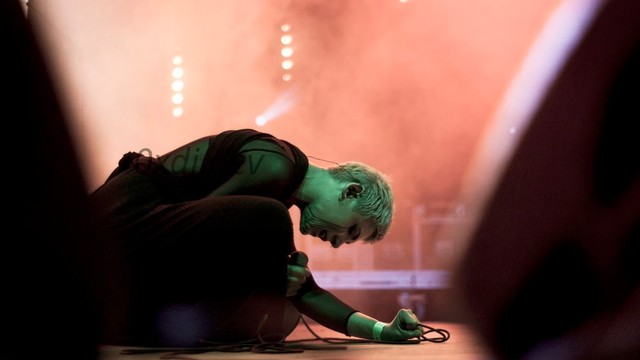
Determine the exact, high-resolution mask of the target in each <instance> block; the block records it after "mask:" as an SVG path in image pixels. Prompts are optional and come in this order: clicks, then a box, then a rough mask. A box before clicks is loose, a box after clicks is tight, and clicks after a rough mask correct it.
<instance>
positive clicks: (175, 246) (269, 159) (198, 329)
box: [90, 129, 355, 346]
mask: <svg viewBox="0 0 640 360" xmlns="http://www.w3.org/2000/svg"><path fill="white" fill-rule="evenodd" d="M255 140H263V141H269V142H270V144H276V145H278V147H277V148H276V150H274V148H273V147H270V148H268V149H267V148H261V147H260V146H257V147H253V148H251V149H250V150H245V151H241V149H242V148H243V146H245V145H247V144H249V143H252V142H253V141H255ZM203 143H206V144H208V148H207V150H206V153H205V154H204V157H203V161H202V162H201V165H200V167H199V168H197V169H196V168H195V167H194V169H195V171H188V170H190V169H186V171H183V170H185V166H182V167H178V168H176V165H177V164H183V165H186V164H189V166H191V163H189V162H188V160H187V158H186V156H185V154H188V155H190V156H191V158H196V156H193V155H194V154H193V153H191V154H189V151H193V152H194V153H195V152H196V151H198V150H199V149H198V148H197V146H198V144H203ZM252 144H253V143H252ZM257 144H259V142H258V143H257ZM172 153H173V155H172V156H168V157H159V158H151V157H145V156H142V155H141V154H137V153H128V154H125V156H123V158H122V159H121V160H120V163H119V166H118V168H117V169H116V170H114V172H113V173H112V174H111V175H110V176H109V178H108V180H107V181H106V182H105V184H103V185H102V186H101V187H100V188H98V189H97V190H96V191H94V192H93V193H92V194H91V195H90V199H91V200H92V204H93V205H94V206H95V209H96V211H97V215H98V217H99V219H100V220H101V221H100V223H101V224H102V225H103V226H104V231H105V233H106V234H108V235H109V237H110V239H111V240H112V241H113V246H114V247H115V248H116V249H118V251H119V252H120V253H121V254H122V264H121V266H123V267H125V271H126V272H127V273H129V274H130V276H129V279H130V280H131V281H130V283H128V284H124V285H123V286H127V289H128V291H127V293H128V294H130V297H129V300H130V301H129V302H128V304H127V311H128V314H129V316H128V318H127V321H126V324H122V327H121V328H120V329H118V330H117V331H116V332H115V333H117V334H118V337H117V338H114V339H111V340H110V342H111V343H114V344H124V345H138V346H195V345H198V344H199V341H200V340H202V339H205V340H210V341H240V340H247V339H250V338H255V337H256V336H257V334H258V332H260V335H261V336H263V337H266V336H269V335H277V334H283V335H288V334H289V333H290V332H291V331H292V330H293V328H294V327H295V325H296V322H297V319H298V315H299V313H298V311H300V312H302V313H305V314H308V315H309V316H310V317H312V318H314V319H316V320H318V321H319V322H321V323H324V324H325V325H326V326H328V327H330V328H332V329H334V330H337V331H341V332H343V333H346V322H347V320H348V317H349V315H350V314H352V313H353V312H354V311H355V310H354V309H352V308H351V307H349V306H348V305H346V304H344V303H342V302H341V301H339V300H338V299H335V298H334V297H333V296H332V295H330V294H329V293H327V292H326V291H324V290H323V289H321V288H320V287H319V286H318V285H317V284H316V283H315V281H313V279H312V278H311V279H310V280H309V281H307V283H305V285H304V286H303V288H302V289H301V290H300V291H299V292H298V295H297V296H296V297H290V298H287V297H285V293H286V271H287V266H286V265H287V261H288V255H289V254H291V253H292V252H293V251H295V246H294V243H293V224H292V220H291V217H290V215H289V212H288V209H289V208H290V207H291V206H292V203H291V202H290V201H289V199H290V197H291V196H292V195H293V193H294V192H295V190H296V189H297V188H298V186H299V185H300V183H301V182H302V180H303V179H304V176H305V174H306V171H307V168H308V165H309V164H308V160H307V157H306V156H305V155H304V154H303V153H302V152H301V151H300V150H299V149H298V148H297V147H295V146H294V145H292V144H290V143H288V142H286V141H284V140H281V139H277V138H275V137H273V136H272V135H269V134H265V133H261V132H257V131H255V130H251V129H243V130H233V131H226V132H223V133H220V134H218V135H215V136H210V137H206V138H202V139H199V140H197V141H194V142H193V143H190V144H187V145H185V146H183V147H182V148H179V149H176V151H173V152H172ZM170 154H171V153H170ZM176 154H178V155H176ZM180 156H183V157H184V158H180ZM178 160H181V161H183V162H182V163H181V162H180V161H178ZM194 164H195V162H194ZM221 189H222V190H221ZM219 190H221V191H222V192H221V193H220V194H216V191H219ZM309 292H313V293H314V295H315V296H313V298H314V301H315V302H316V303H315V304H316V305H317V304H318V303H317V302H318V301H321V302H323V303H324V304H325V305H326V307H325V309H324V310H321V311H319V312H318V311H317V309H316V308H317V306H315V305H309V303H307V302H304V301H302V300H301V298H302V296H303V295H304V294H306V293H309ZM265 315H266V316H265Z"/></svg>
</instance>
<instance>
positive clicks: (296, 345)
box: [120, 315, 451, 360]
mask: <svg viewBox="0 0 640 360" xmlns="http://www.w3.org/2000/svg"><path fill="white" fill-rule="evenodd" d="M266 319H267V315H265V316H264V317H263V319H262V321H261V322H260V325H259V326H258V331H257V332H256V337H255V338H253V339H250V340H247V341H241V342H232V343H220V342H212V341H207V340H203V341H202V343H203V344H206V345H208V346H201V347H187V348H143V349H124V350H122V351H121V352H120V354H122V355H137V354H151V353H164V355H162V356H161V357H160V358H161V359H163V360H169V359H171V360H193V359H192V358H189V357H186V356H185V355H196V354H203V353H207V352H253V353H262V354H269V353H271V354H283V353H300V352H303V351H305V350H346V349H347V346H346V344H349V345H358V344H393V345H411V344H419V343H421V342H425V341H426V342H432V343H443V342H445V341H447V340H449V338H450V337H451V334H450V333H449V331H447V330H445V329H437V328H433V327H431V326H428V325H425V324H418V326H420V327H422V328H424V329H427V331H426V332H425V333H424V334H423V335H422V336H420V337H419V338H416V339H408V340H405V341H380V340H366V339H345V338H332V337H321V336H319V335H318V334H316V333H315V332H314V331H313V330H312V329H311V327H310V326H309V324H308V323H307V322H306V320H305V319H304V317H303V316H302V315H301V316H300V317H299V320H298V321H302V323H303V324H304V325H305V327H306V328H307V330H309V332H310V333H311V334H312V335H313V336H314V338H309V339H298V340H285V339H286V336H287V335H286V334H270V335H269V337H277V338H278V339H277V340H265V338H264V337H263V336H262V335H261V334H260V331H261V329H262V326H263V324H264V322H265V321H266ZM430 333H436V334H439V335H440V336H439V337H427V334H430ZM314 341H320V342H323V343H326V344H329V345H330V346H325V345H313V344H309V343H310V342H314ZM340 345H341V346H340Z"/></svg>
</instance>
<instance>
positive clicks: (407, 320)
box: [380, 309, 425, 341]
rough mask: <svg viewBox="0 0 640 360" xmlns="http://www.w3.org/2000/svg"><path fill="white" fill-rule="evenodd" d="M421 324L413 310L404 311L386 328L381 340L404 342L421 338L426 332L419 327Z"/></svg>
mask: <svg viewBox="0 0 640 360" xmlns="http://www.w3.org/2000/svg"><path fill="white" fill-rule="evenodd" d="M419 323H420V321H419V320H418V318H417V317H416V316H415V315H414V314H413V312H412V311H411V310H407V309H402V310H400V311H398V314H396V317H395V318H394V319H393V321H392V322H391V323H390V324H387V325H385V326H384V328H383V329H382V333H381V334H380V338H381V339H382V340H383V341H403V340H408V339H412V338H417V337H420V336H422V335H423V334H424V333H425V330H424V329H423V328H422V327H421V326H418V324H419Z"/></svg>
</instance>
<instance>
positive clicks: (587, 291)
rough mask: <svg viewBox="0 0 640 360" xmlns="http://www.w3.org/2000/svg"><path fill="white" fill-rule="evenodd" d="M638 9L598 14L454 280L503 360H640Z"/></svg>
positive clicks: (627, 4)
mask: <svg viewBox="0 0 640 360" xmlns="http://www.w3.org/2000/svg"><path fill="white" fill-rule="evenodd" d="M639 124H640V2H639V1H637V0H612V1H608V2H605V3H604V5H603V8H602V9H601V10H600V12H599V13H598V14H597V15H596V18H595V19H594V21H593V23H592V24H591V26H590V27H589V28H588V30H587V32H586V33H585V36H584V37H583V38H582V40H581V42H580V43H579V44H578V46H577V48H576V49H575V51H574V52H573V53H572V54H571V56H570V57H569V58H568V60H567V62H566V63H565V66H564V67H563V68H562V69H561V71H560V72H559V74H558V76H557V77H556V79H555V82H554V83H553V84H552V86H551V88H550V89H549V91H548V92H547V94H546V96H545V98H544V99H543V101H542V103H541V105H540V106H539V107H538V109H537V112H536V113H535V114H534V115H533V118H532V119H531V122H530V128H529V130H528V131H527V133H526V134H525V135H524V137H523V138H522V142H521V143H520V145H519V147H518V148H517V149H516V151H515V152H514V154H513V156H512V157H511V158H510V162H509V165H508V166H507V168H506V170H505V172H504V174H503V176H502V178H501V179H500V182H499V183H498V187H497V190H496V191H495V192H494V193H493V194H492V197H491V199H490V201H489V202H488V203H487V205H486V207H485V211H484V213H483V215H482V218H481V221H480V223H479V225H478V227H477V228H475V229H474V233H473V234H472V236H471V238H470V239H469V240H470V241H471V245H470V247H469V248H468V250H467V253H466V254H465V257H464V259H463V261H462V262H461V265H460V268H459V269H458V271H457V274H456V281H457V285H458V286H459V287H460V288H461V289H462V294H463V297H464V300H463V301H464V303H465V306H467V307H468V310H469V314H470V315H471V320H472V324H473V325H474V326H475V327H476V330H477V332H478V334H479V335H480V336H482V337H483V338H484V340H485V341H486V343H487V344H488V345H489V347H490V348H491V349H492V350H493V351H494V353H495V354H496V356H497V358H499V359H528V360H530V359H554V360H556V359H581V360H582V359H640V330H638V325H640V265H639V264H640V261H639V258H640V147H639V145H638V144H640V125H639Z"/></svg>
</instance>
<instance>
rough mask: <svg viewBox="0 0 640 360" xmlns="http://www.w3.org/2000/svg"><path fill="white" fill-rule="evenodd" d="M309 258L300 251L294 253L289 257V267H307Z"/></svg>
mask: <svg viewBox="0 0 640 360" xmlns="http://www.w3.org/2000/svg"><path fill="white" fill-rule="evenodd" d="M308 263H309V257H308V256H307V254H305V253H304V252H302V251H294V252H293V253H291V255H289V265H297V266H302V267H307V264H308Z"/></svg>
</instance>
